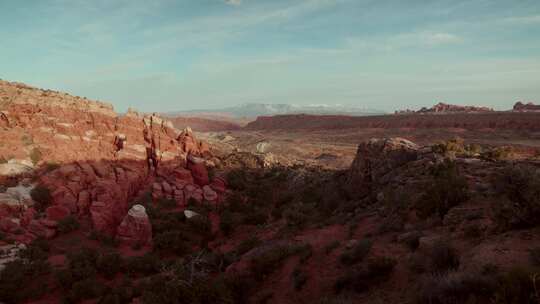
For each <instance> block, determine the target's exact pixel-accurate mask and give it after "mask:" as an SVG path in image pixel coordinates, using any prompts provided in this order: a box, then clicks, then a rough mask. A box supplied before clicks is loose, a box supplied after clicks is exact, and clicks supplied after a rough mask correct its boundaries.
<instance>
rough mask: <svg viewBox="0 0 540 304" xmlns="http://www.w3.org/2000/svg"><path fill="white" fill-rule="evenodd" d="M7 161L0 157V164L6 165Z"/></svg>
mask: <svg viewBox="0 0 540 304" xmlns="http://www.w3.org/2000/svg"><path fill="white" fill-rule="evenodd" d="M7 162H8V160H7V159H6V158H5V157H4V156H0V164H7Z"/></svg>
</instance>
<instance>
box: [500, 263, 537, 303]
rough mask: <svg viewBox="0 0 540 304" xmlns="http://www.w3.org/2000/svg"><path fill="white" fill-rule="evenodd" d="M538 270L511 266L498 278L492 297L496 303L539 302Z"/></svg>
mask: <svg viewBox="0 0 540 304" xmlns="http://www.w3.org/2000/svg"><path fill="white" fill-rule="evenodd" d="M539 279H540V275H539V273H538V272H536V273H535V272H532V271H529V270H525V269H521V268H513V269H511V270H510V271H509V272H508V273H506V274H504V275H501V276H500V277H499V279H498V284H497V288H496V291H495V295H494V297H493V303H496V304H514V303H520V304H521V303H523V304H537V303H539V302H540V295H539V293H538V285H536V284H538V280H539Z"/></svg>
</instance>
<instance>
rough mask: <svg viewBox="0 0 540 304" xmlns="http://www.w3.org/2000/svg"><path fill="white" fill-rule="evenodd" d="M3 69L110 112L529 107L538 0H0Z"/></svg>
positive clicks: (534, 85)
mask: <svg viewBox="0 0 540 304" xmlns="http://www.w3.org/2000/svg"><path fill="white" fill-rule="evenodd" d="M0 78H2V79H5V80H11V81H21V82H26V83H29V84H31V85H35V86H39V87H43V88H51V89H57V90H61V91H67V92H69V93H72V94H75V95H81V96H86V97H89V98H92V99H99V100H104V101H108V102H111V103H113V104H114V105H115V107H116V109H117V110H119V111H124V110H125V109H126V108H127V107H129V106H132V107H136V108H138V109H140V110H143V111H170V110H187V109H200V108H218V107H223V106H229V105H237V104H240V103H246V102H264V103H295V104H342V105H356V106H360V107H366V108H376V109H382V110H386V111H393V110H394V109H402V108H407V107H410V108H417V107H420V106H428V105H432V104H433V103H435V102H436V101H446V102H449V103H455V104H471V105H472V104H476V105H486V106H493V107H496V108H499V109H506V108H509V107H511V105H512V104H513V103H514V102H515V101H517V100H527V101H529V100H530V101H537V102H540V1H538V0H512V1H510V0H467V1H464V0H407V1H403V0H153V1H148V0H25V1H20V0H0Z"/></svg>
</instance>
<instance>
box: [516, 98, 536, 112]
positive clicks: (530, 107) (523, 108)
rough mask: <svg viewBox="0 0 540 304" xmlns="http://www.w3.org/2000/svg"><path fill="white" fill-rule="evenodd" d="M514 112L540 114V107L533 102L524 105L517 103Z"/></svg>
mask: <svg viewBox="0 0 540 304" xmlns="http://www.w3.org/2000/svg"><path fill="white" fill-rule="evenodd" d="M512 110H513V111H514V112H540V105H536V104H534V103H532V102H528V103H526V104H525V103H522V102H521V101H518V102H516V104H515V105H514V108H513V109H512Z"/></svg>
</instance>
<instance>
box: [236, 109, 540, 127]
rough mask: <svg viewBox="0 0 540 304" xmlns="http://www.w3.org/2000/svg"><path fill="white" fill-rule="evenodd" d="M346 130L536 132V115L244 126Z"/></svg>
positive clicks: (275, 120)
mask: <svg viewBox="0 0 540 304" xmlns="http://www.w3.org/2000/svg"><path fill="white" fill-rule="evenodd" d="M348 128H387V129H391V128H417V129H424V128H425V129H442V128H463V129H468V130H480V129H485V128H490V129H523V130H540V119H539V115H538V113H532V112H531V113H512V112H487V113H475V114H470V113H456V114H452V115H417V114H411V115H385V116H369V117H352V116H330V115H328V116H326V115H324V116H316V115H280V116H262V117H258V118H257V120H255V121H253V122H251V123H249V124H248V125H247V126H246V129H248V130H295V129H296V130H301V129H305V130H324V129H333V130H336V129H348Z"/></svg>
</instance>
